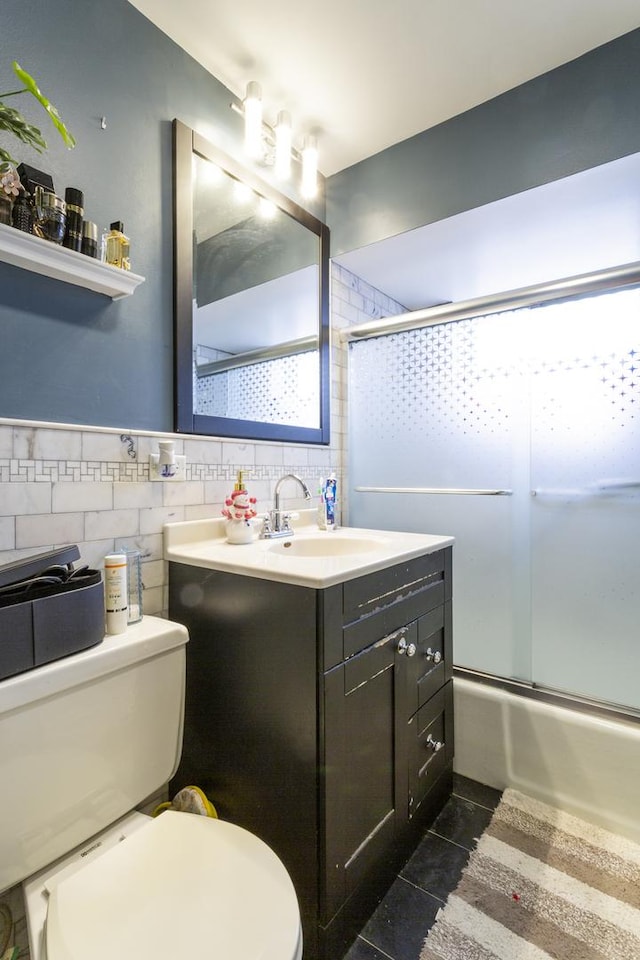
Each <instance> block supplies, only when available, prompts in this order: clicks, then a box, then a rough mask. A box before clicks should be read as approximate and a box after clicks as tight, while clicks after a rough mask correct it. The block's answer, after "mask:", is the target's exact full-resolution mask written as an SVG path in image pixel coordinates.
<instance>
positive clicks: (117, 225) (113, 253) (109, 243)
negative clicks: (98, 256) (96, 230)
mask: <svg viewBox="0 0 640 960" xmlns="http://www.w3.org/2000/svg"><path fill="white" fill-rule="evenodd" d="M102 259H103V260H104V262H105V263H108V264H110V265H111V266H112V267H120V269H121V270H131V260H130V259H129V238H128V237H126V236H125V234H124V226H123V224H122V221H121V220H115V221H114V222H113V223H112V224H111V225H110V227H109V232H108V233H105V234H104V235H103V237H102Z"/></svg>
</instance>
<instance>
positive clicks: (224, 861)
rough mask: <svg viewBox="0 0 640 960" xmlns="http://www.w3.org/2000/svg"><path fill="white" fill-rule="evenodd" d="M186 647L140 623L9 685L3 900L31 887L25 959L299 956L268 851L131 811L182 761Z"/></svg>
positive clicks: (237, 832) (164, 630)
mask: <svg viewBox="0 0 640 960" xmlns="http://www.w3.org/2000/svg"><path fill="white" fill-rule="evenodd" d="M187 639H188V636H187V631H186V630H185V629H184V627H181V626H179V625H178V624H174V623H170V622H169V621H166V620H160V619H157V618H155V617H144V618H143V620H142V621H141V622H140V623H138V624H135V625H133V626H131V627H129V629H128V630H127V632H126V633H125V634H121V635H119V636H114V637H107V638H105V640H104V641H103V642H102V643H101V644H99V645H98V646H96V647H92V648H91V649H89V650H86V651H84V652H82V653H79V654H75V655H73V656H71V657H66V658H65V659H63V660H58V661H56V662H54V663H51V664H48V665H46V666H43V667H39V668H38V669H36V670H31V671H29V672H27V673H23V674H20V675H19V676H17V677H11V678H9V679H8V680H4V681H2V682H0V770H2V787H1V789H0V891H3V890H5V889H7V888H9V887H11V886H13V885H14V884H16V883H19V882H20V881H22V882H23V889H24V892H25V902H26V909H27V922H28V927H29V943H30V949H31V958H32V960H107V958H108V960H113V958H114V957H117V958H118V960H175V958H176V957H201V958H211V960H300V958H301V957H302V931H301V925H300V912H299V908H298V902H297V899H296V894H295V891H294V888H293V884H292V882H291V879H290V877H289V875H288V873H287V871H286V870H285V868H284V866H283V864H282V863H281V861H280V860H279V859H278V857H277V856H276V855H275V853H274V852H273V851H272V850H271V849H270V848H269V847H268V846H267V845H266V844H265V843H263V842H262V841H261V840H259V839H258V838H257V837H255V836H253V835H252V834H251V833H249V832H248V831H246V830H244V829H242V828H241V827H238V826H236V825H234V824H231V823H227V822H224V821H222V820H215V819H210V818H207V817H200V816H196V815H195V814H189V813H177V812H174V811H171V810H168V811H166V812H165V813H162V814H160V816H158V817H156V818H155V819H152V818H150V817H147V816H144V815H143V814H141V813H137V812H132V811H133V810H134V807H135V806H136V805H137V804H139V803H140V802H141V801H142V800H143V799H144V798H146V797H148V796H149V795H151V794H152V793H153V792H154V791H156V790H158V789H159V788H160V787H161V786H162V785H163V784H165V783H166V782H167V781H168V780H169V779H170V778H171V776H172V775H173V773H174V772H175V770H176V768H177V766H178V760H179V757H180V750H181V743H182V722H183V714H184V676H185V644H186V642H187ZM185 786H186V784H185Z"/></svg>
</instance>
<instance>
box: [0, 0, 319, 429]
mask: <svg viewBox="0 0 640 960" xmlns="http://www.w3.org/2000/svg"><path fill="white" fill-rule="evenodd" d="M179 15H180V11H179V9H176V16H179ZM1 49H2V60H1V61H0V91H7V90H14V89H16V86H17V80H16V77H15V76H14V74H13V71H12V70H11V67H10V63H11V61H12V60H14V59H15V60H18V62H19V63H20V64H21V66H23V67H24V69H25V70H27V71H29V72H30V73H31V74H33V75H34V76H35V77H36V79H37V80H38V81H39V83H40V85H41V88H42V90H43V92H44V93H45V94H46V95H47V96H48V97H49V98H50V99H51V101H52V102H53V103H54V104H55V105H56V107H57V108H58V110H59V112H60V114H61V115H62V117H63V118H64V120H65V123H66V124H67V126H68V127H69V128H70V129H71V131H72V132H73V134H74V136H75V138H76V141H77V146H76V147H75V149H73V150H67V149H66V147H65V146H64V144H63V143H62V141H61V140H60V138H59V137H58V134H57V133H56V131H55V130H54V128H53V126H52V125H51V124H50V123H49V121H48V119H47V117H46V115H45V114H44V112H43V110H42V109H41V108H40V106H39V105H38V104H37V103H36V102H35V101H34V100H32V98H30V97H27V96H26V95H25V96H20V97H16V98H13V100H12V101H8V102H9V103H10V104H12V105H15V106H16V107H18V108H19V109H20V110H21V111H22V112H23V113H24V114H25V115H26V116H27V118H28V119H29V120H30V122H31V123H33V124H35V125H36V126H38V127H39V128H40V129H41V130H42V132H43V134H44V136H45V139H46V140H47V143H48V146H49V149H48V151H47V153H46V154H44V155H38V154H37V153H35V152H33V151H30V150H28V149H22V148H21V144H19V143H18V142H17V141H16V140H14V138H10V137H8V135H6V134H4V133H0V143H1V144H2V145H3V146H4V147H5V149H8V150H9V151H10V152H11V153H12V154H13V155H14V156H15V157H16V158H17V159H20V160H25V161H26V162H28V163H31V164H32V165H33V166H36V167H37V168H38V169H41V170H46V171H48V172H50V173H51V174H52V175H53V178H54V185H55V187H56V190H57V192H58V193H60V194H62V195H63V196H64V189H65V187H66V186H76V187H80V188H81V189H82V190H83V191H84V195H85V218H86V219H89V220H93V221H95V222H96V223H97V224H98V225H99V227H100V228H103V227H105V226H107V227H108V225H109V223H110V222H111V221H112V220H122V221H123V222H124V225H125V231H126V233H127V234H128V235H129V236H130V238H131V260H132V269H133V271H134V272H135V273H139V274H142V275H143V276H144V277H145V278H146V280H145V283H143V284H142V285H141V286H140V287H138V289H137V290H136V291H135V293H134V294H133V296H131V297H128V298H126V299H124V300H121V301H119V302H112V301H111V300H109V299H107V298H106V297H104V296H101V295H99V294H95V293H90V292H89V291H86V290H83V289H81V288H79V287H73V286H69V285H68V284H64V283H61V282H58V281H53V280H49V279H46V278H43V277H40V276H37V275H36V274H33V273H29V272H26V271H23V270H20V269H18V268H17V267H11V266H8V265H6V264H4V263H0V337H1V340H0V343H1V346H2V349H1V350H0V416H2V417H11V418H13V417H15V418H22V419H38V420H55V421H59V422H66V423H83V424H95V425H100V426H116V427H123V428H125V427H129V428H139V429H149V430H172V429H173V332H172V325H173V304H172V296H173V279H172V269H173V265H172V256H173V254H172V182H171V178H172V163H171V121H172V120H173V118H174V117H178V118H179V119H181V120H182V121H183V122H184V123H186V124H187V125H189V126H192V127H194V128H195V129H197V130H198V131H199V132H200V133H202V134H204V135H205V136H207V137H208V138H209V139H210V140H211V141H212V142H214V143H215V144H216V145H217V146H219V147H221V148H222V149H224V150H226V151H227V152H228V153H231V154H234V155H235V156H236V157H240V145H241V135H242V121H241V118H240V117H238V115H237V114H236V113H234V112H233V111H232V110H230V109H229V103H230V102H231V100H232V99H233V98H232V96H231V94H230V92H229V91H228V90H227V89H226V87H224V86H223V85H222V84H221V83H219V82H218V81H217V80H216V79H215V78H214V77H212V76H211V75H210V74H208V73H207V72H206V71H205V70H204V69H203V68H202V67H201V66H200V65H199V64H197V63H196V62H195V61H194V60H193V59H192V58H191V57H189V56H187V54H185V53H184V52H183V51H182V50H180V48H178V47H177V46H176V45H175V44H174V43H173V42H172V41H170V40H169V39H168V38H167V37H166V36H165V35H164V34H163V33H161V32H160V31H159V30H158V29H157V28H156V27H154V26H153V25H152V24H151V23H150V22H149V21H148V20H147V19H146V18H145V17H143V16H142V14H140V13H139V12H138V11H137V10H136V9H135V8H134V7H132V6H131V5H130V4H129V3H126V2H125V0H109V2H106V3H98V2H95V0H90V2H83V0H55V2H51V0H3V4H2V45H1ZM102 116H105V117H106V120H107V126H106V129H105V130H102V129H101V127H100V118H101V117H102ZM292 196H293V199H295V200H297V201H298V202H300V198H299V197H297V196H296V195H295V194H294V193H292ZM322 210H323V207H322V205H321V204H316V209H313V211H312V212H314V213H315V214H316V216H321V215H322Z"/></svg>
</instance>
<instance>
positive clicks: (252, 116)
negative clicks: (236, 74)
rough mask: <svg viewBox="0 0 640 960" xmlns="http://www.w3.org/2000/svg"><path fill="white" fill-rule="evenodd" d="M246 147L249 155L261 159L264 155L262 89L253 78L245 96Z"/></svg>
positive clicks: (254, 158)
mask: <svg viewBox="0 0 640 960" xmlns="http://www.w3.org/2000/svg"><path fill="white" fill-rule="evenodd" d="M243 106H244V149H245V152H246V154H247V156H249V157H251V158H252V159H253V160H259V159H260V157H261V156H262V89H261V87H260V84H259V83H256V81H255V80H251V81H250V82H249V83H248V84H247V93H246V96H245V98H244V104H243Z"/></svg>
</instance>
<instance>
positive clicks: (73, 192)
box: [62, 187, 84, 250]
mask: <svg viewBox="0 0 640 960" xmlns="http://www.w3.org/2000/svg"><path fill="white" fill-rule="evenodd" d="M64 201H65V203H66V205H67V222H66V226H65V231H64V239H63V241H62V245H63V246H64V247H67V248H68V249H69V250H80V247H81V245H82V218H83V216H84V194H83V192H82V190H78V188H77V187H67V189H66V190H65V192H64Z"/></svg>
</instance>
